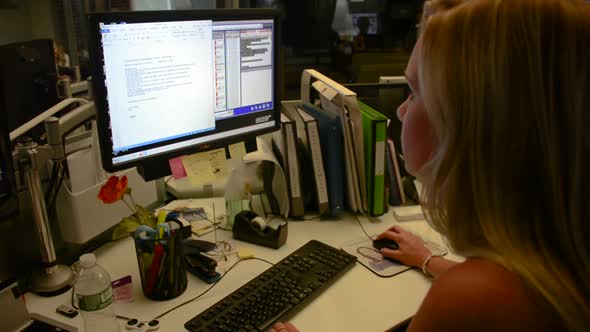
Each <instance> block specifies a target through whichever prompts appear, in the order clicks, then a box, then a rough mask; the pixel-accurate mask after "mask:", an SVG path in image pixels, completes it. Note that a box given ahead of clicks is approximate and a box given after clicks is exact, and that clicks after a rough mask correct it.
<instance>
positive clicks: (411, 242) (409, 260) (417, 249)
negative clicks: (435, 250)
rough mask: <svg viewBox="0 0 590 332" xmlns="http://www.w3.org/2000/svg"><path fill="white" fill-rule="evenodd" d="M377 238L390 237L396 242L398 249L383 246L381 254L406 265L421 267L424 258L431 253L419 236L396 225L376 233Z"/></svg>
mask: <svg viewBox="0 0 590 332" xmlns="http://www.w3.org/2000/svg"><path fill="white" fill-rule="evenodd" d="M377 239H390V240H394V241H395V242H397V245H398V246H399V249H398V250H391V249H388V248H383V249H381V254H383V256H386V257H389V258H392V259H394V260H396V261H399V262H401V263H402V264H405V265H407V266H417V267H421V266H422V262H424V259H425V258H426V257H427V256H428V255H430V254H431V252H430V250H429V249H428V248H426V246H425V245H424V242H423V241H422V240H421V239H420V238H419V237H417V236H416V235H414V234H412V233H410V232H408V231H406V230H405V229H403V228H401V227H400V226H397V225H395V226H392V227H390V228H389V229H388V230H387V231H385V232H383V233H381V234H379V235H377Z"/></svg>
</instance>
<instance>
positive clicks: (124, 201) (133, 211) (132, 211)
mask: <svg viewBox="0 0 590 332" xmlns="http://www.w3.org/2000/svg"><path fill="white" fill-rule="evenodd" d="M121 200H122V201H123V203H125V205H127V207H128V208H129V210H131V213H135V212H136V211H135V209H133V208H132V207H131V205H129V203H127V201H126V200H125V197H122V198H121ZM131 200H132V201H133V199H131ZM133 205H135V202H133Z"/></svg>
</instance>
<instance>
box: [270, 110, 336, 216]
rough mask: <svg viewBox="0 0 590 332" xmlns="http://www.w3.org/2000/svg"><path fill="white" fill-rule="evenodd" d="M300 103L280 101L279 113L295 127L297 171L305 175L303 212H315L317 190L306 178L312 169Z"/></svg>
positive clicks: (312, 172)
mask: <svg viewBox="0 0 590 332" xmlns="http://www.w3.org/2000/svg"><path fill="white" fill-rule="evenodd" d="M300 103H301V101H299V100H292V101H288V100H285V101H281V112H282V113H283V114H285V115H286V116H287V117H288V118H289V119H290V120H292V121H293V122H294V125H295V138H296V142H295V147H296V150H297V159H298V160H299V169H300V170H301V174H302V176H303V174H305V177H303V178H302V180H304V181H301V190H302V196H303V204H304V207H305V210H306V211H317V210H318V200H317V190H316V188H315V183H314V181H313V178H312V177H311V176H308V175H312V174H314V168H313V163H312V156H311V152H310V148H309V142H308V139H307V131H306V125H305V122H304V121H303V119H302V118H301V115H300V114H299V112H298V111H297V108H298V107H297V105H298V104H300ZM310 180H311V181H310ZM326 203H327V202H326Z"/></svg>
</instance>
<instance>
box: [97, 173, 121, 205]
mask: <svg viewBox="0 0 590 332" xmlns="http://www.w3.org/2000/svg"><path fill="white" fill-rule="evenodd" d="M126 190H127V176H125V175H123V176H122V177H121V179H119V178H118V177H116V176H114V175H113V176H111V177H110V178H109V179H108V181H107V182H106V183H105V184H104V185H102V187H100V192H99V193H98V196H97V197H98V199H100V200H101V201H103V202H104V203H115V202H116V201H118V200H120V199H121V198H122V197H123V195H125V191H126Z"/></svg>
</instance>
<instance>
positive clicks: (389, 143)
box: [387, 138, 406, 205]
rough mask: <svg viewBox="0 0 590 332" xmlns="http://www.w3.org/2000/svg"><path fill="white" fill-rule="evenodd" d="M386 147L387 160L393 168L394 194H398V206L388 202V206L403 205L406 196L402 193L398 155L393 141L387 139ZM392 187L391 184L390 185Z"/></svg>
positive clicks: (402, 186)
mask: <svg viewBox="0 0 590 332" xmlns="http://www.w3.org/2000/svg"><path fill="white" fill-rule="evenodd" d="M387 146H388V150H389V154H388V156H387V157H388V158H389V159H390V160H391V164H392V166H393V174H392V175H393V176H394V177H395V185H396V186H397V190H396V192H398V193H399V204H392V202H391V201H390V203H389V204H391V205H403V204H406V194H405V192H404V185H403V183H402V176H401V171H400V167H399V162H398V155H397V151H396V150H395V143H394V141H393V139H391V138H388V139H387ZM392 185H393V183H392Z"/></svg>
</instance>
